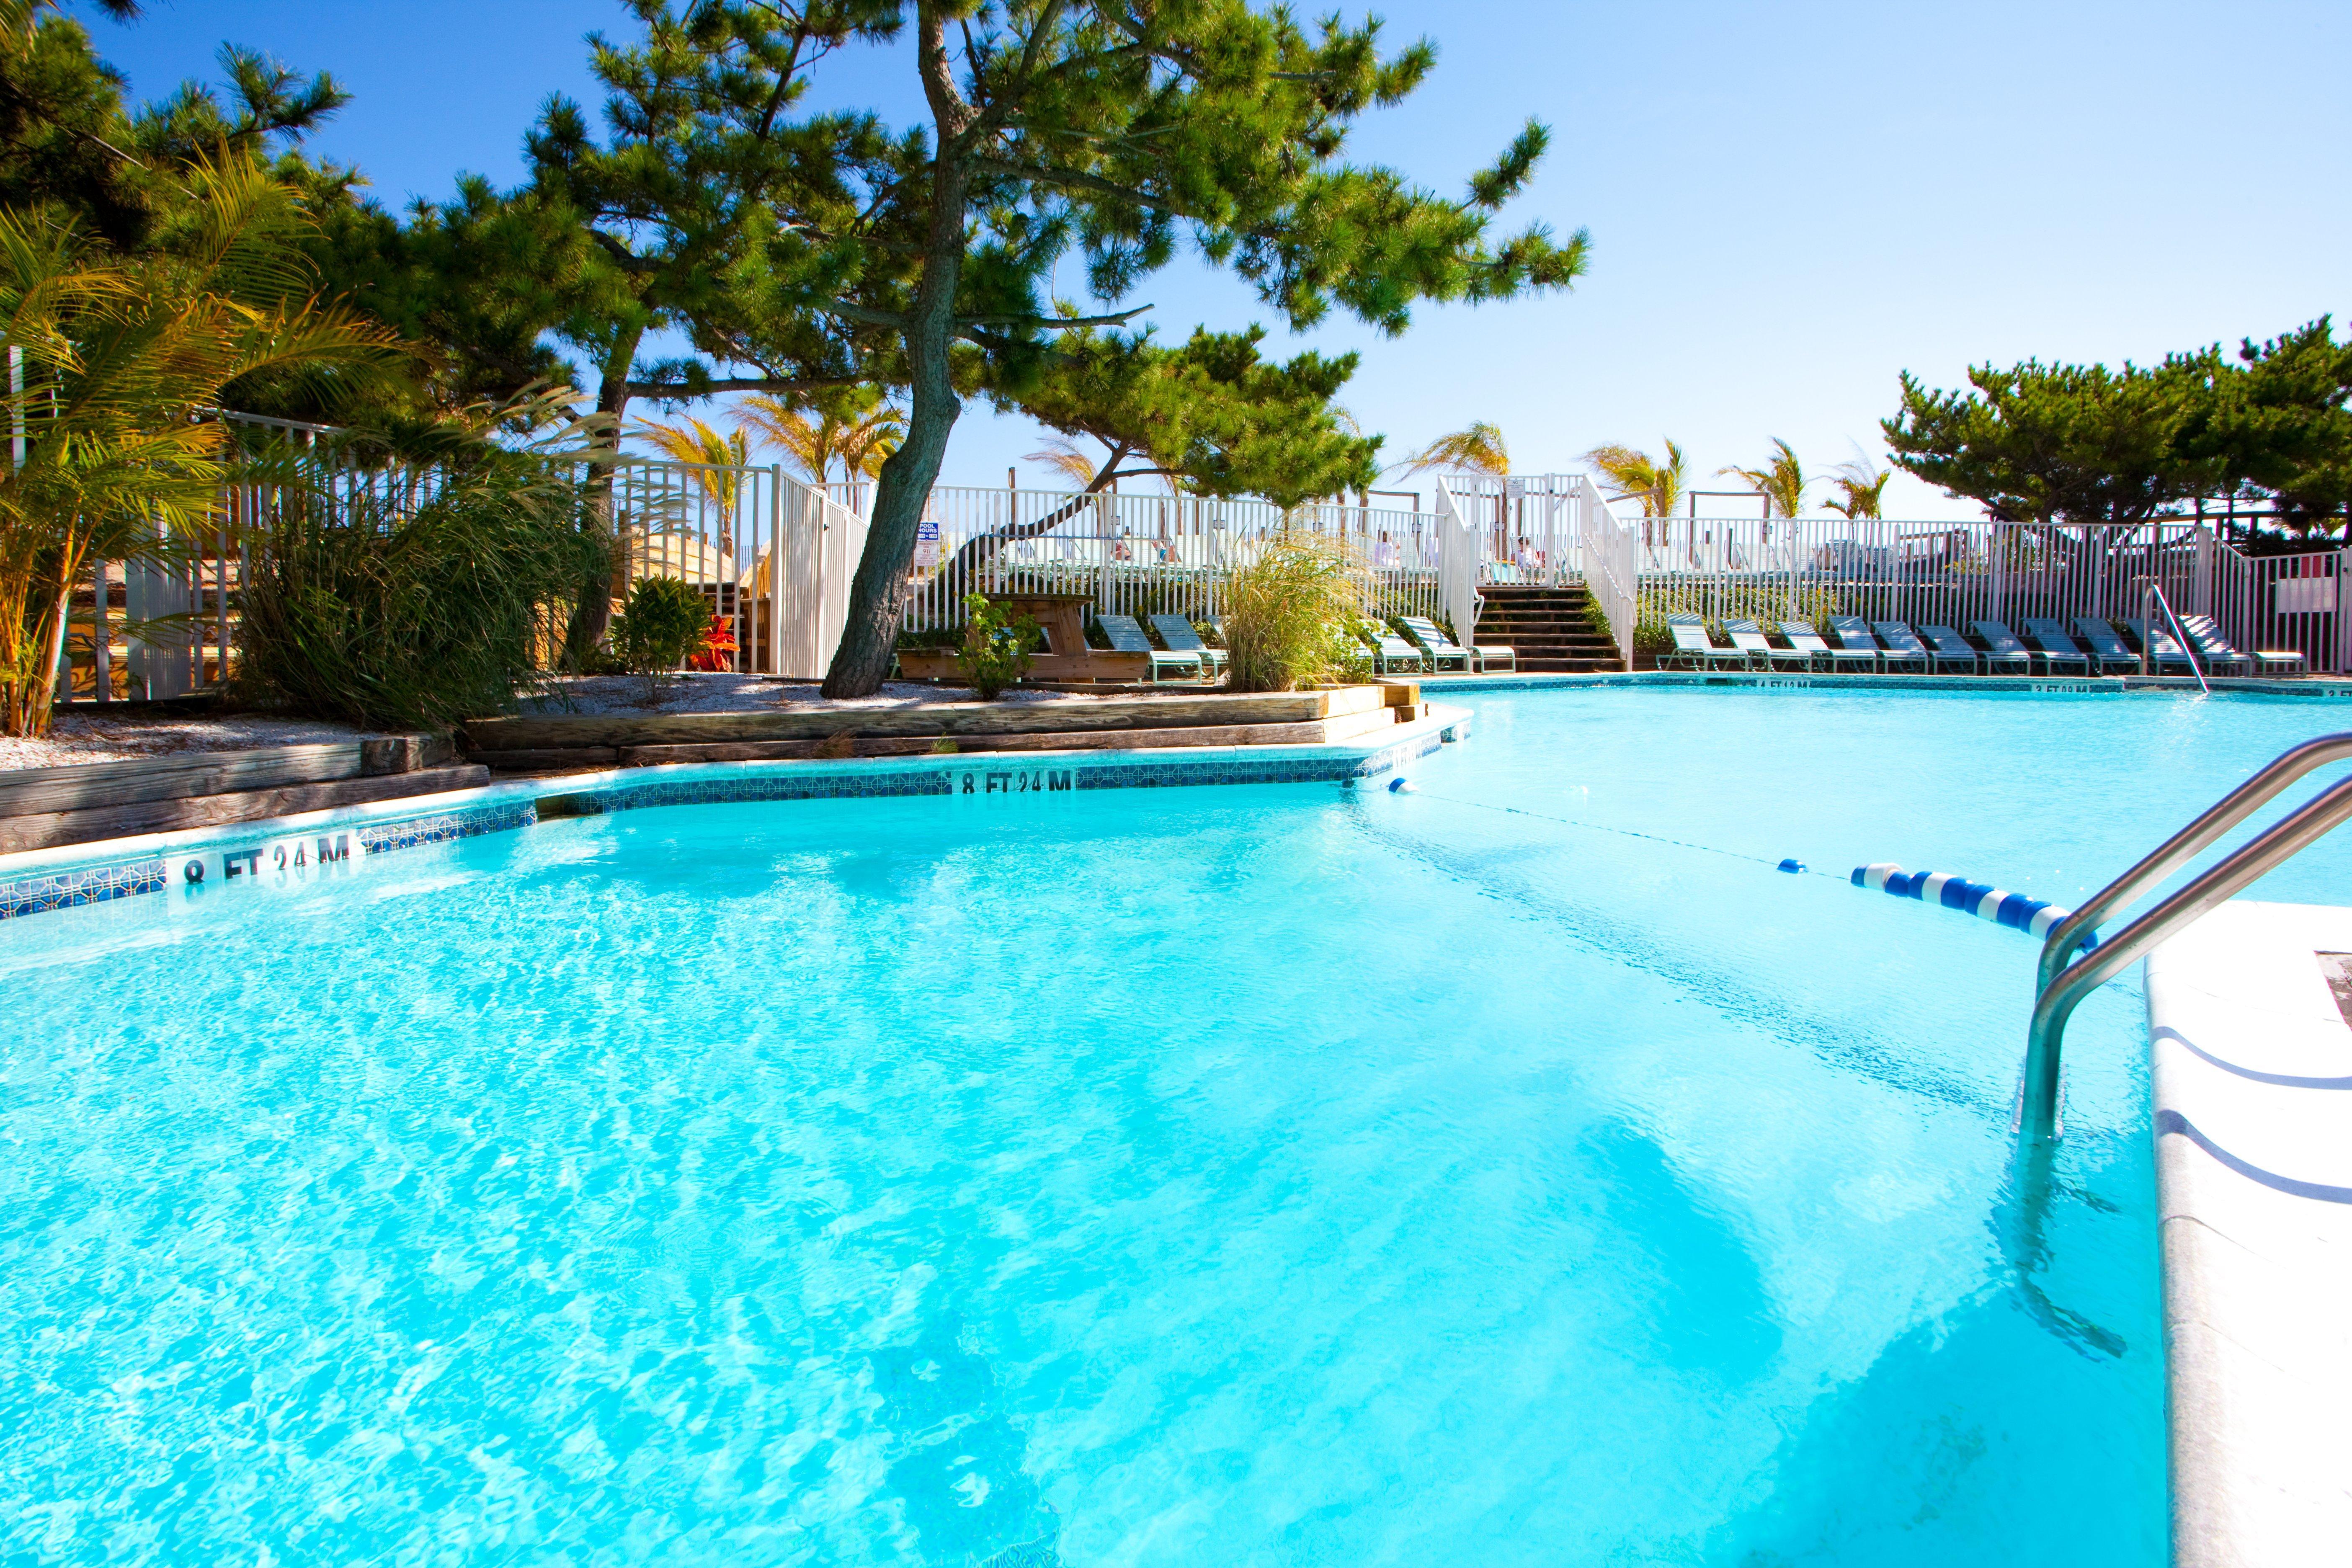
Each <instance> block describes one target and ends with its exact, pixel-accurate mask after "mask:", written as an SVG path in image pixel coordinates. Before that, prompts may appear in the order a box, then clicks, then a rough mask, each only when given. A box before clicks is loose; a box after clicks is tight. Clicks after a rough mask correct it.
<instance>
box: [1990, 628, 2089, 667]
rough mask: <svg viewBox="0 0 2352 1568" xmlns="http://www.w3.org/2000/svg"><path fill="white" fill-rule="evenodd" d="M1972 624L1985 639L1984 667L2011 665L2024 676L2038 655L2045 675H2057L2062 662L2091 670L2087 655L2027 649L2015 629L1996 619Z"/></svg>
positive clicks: (2043, 649) (2044, 649)
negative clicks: (2018, 638)
mask: <svg viewBox="0 0 2352 1568" xmlns="http://www.w3.org/2000/svg"><path fill="white" fill-rule="evenodd" d="M1972 624H1973V625H1974V626H1975V627H1976V633H1977V636H1979V637H1982V638H1984V645H1985V668H1988V669H1990V668H1992V666H1993V665H1994V664H1996V663H1999V664H2005V665H2008V666H2009V667H2011V668H2020V667H2022V668H2023V669H2024V672H2025V673H2026V674H2027V675H2032V673H2033V661H2034V660H2035V659H2037V658H2038V659H2040V660H2041V661H2042V673H2043V674H2044V675H2054V674H2056V673H2057V670H2058V667H2059V666H2060V665H2062V664H2079V665H2081V666H2082V667H2083V673H2084V675H2088V674H2090V673H2091V660H2090V658H2089V657H2088V656H2087V655H2084V654H2082V653H2053V652H2052V651H2051V650H2049V649H2047V648H2030V647H2026V646H2025V645H2024V644H2023V643H2021V642H2020V641H2018V640H2017V634H2016V633H2015V632H2013V631H2011V630H2010V629H2009V628H2008V627H2007V626H2003V625H2002V624H2001V623H2000V622H1999V621H1977V622H1974V623H1972Z"/></svg>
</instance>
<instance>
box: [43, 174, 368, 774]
mask: <svg viewBox="0 0 2352 1568" xmlns="http://www.w3.org/2000/svg"><path fill="white" fill-rule="evenodd" d="M180 179H181V182H182V184H181V191H182V193H183V194H184V197H185V202H186V205H185V206H184V209H183V210H182V212H181V214H180V215H179V216H180V224H179V226H178V230H177V232H176V233H175V235H174V237H173V243H172V244H171V246H170V247H169V248H168V250H165V251H163V252H159V253H157V254H154V255H150V256H142V257H139V258H104V257H100V255H98V254H97V253H96V252H95V251H94V250H93V249H92V247H90V245H89V242H87V241H86V240H84V238H83V237H81V236H80V235H79V234H78V233H76V232H75V231H74V230H72V229H71V228H69V227H66V226H58V225H56V224H53V223H50V222H47V221H46V220H44V219H43V218H41V217H39V216H32V215H27V214H20V213H0V331H5V344H6V346H7V347H8V348H9V349H11V350H15V351H20V352H21V356H22V363H23V367H24V371H25V389H24V392H23V393H22V394H21V395H11V396H9V398H8V399H7V401H8V403H9V404H10V406H9V408H8V410H7V413H8V416H9V418H10V420H11V421H12V423H13V424H14V426H15V428H16V429H17V430H21V431H22V432H23V433H24V437H25V456H24V458H23V460H22V461H21V462H18V463H15V464H12V465H11V466H10V467H9V468H7V469H6V470H5V473H0V726H5V728H6V729H7V730H8V731H9V732H11V733H14V734H18V735H37V734H40V733H43V732H44V731H47V728H48V721H49V712H50V709H51V706H52V704H53V703H54V702H55V700H56V693H57V678H58V664H59V662H60V661H61V659H62V658H63V657H64V647H65V637H66V628H67V624H68V619H69V616H70V611H71V605H72V596H73V585H74V584H76V583H77V582H79V580H80V577H81V574H82V573H83V572H84V571H85V570H86V569H87V568H88V566H89V563H90V562H91V561H92V560H93V559H98V560H110V561H136V560H152V559H158V558H163V557H168V556H170V555H172V554H173V552H174V550H175V548H176V546H175V539H179V538H185V537H187V536H189V535H192V534H199V533H201V532H203V531H210V530H211V529H213V528H215V527H216V526H217V525H218V524H219V521H220V513H219V506H220V500H219V496H220V486H221V484H222V481H223V480H224V479H226V477H227V469H226V467H225V466H224V464H223V463H222V461H221V460H220V454H221V452H222V449H223V447H224V446H225V444H226V432H225V430H224V428H223V426H222V423H221V421H220V420H219V419H218V418H217V417H213V416H211V415H212V411H214V410H215V409H216V408H217V407H218V406H219V405H220V401H221V395H222V389H223V388H225V387H226V386H227V385H228V384H230V383H231V382H234V381H236V380H237V379H238V378H239V377H242V376H247V375H252V374H257V373H294V374H303V373H311V372H318V371H322V370H326V369H329V368H331V367H341V368H342V369H345V370H352V371H359V372H362V373H366V374H376V373H381V372H383V371H384V370H386V369H388V368H389V367H391V366H393V365H395V364H397V363H401V362H402V361H403V360H404V358H405V357H406V356H405V353H404V351H403V350H402V348H401V347H400V344H399V342H398V340H397V339H396V338H395V337H394V335H393V334H392V332H390V331H388V330H386V329H385V328H383V327H381V326H378V325H376V324H374V323H373V322H370V321H366V320H365V319H364V318H362V317H361V316H359V315H357V314H356V313H355V312H352V311H351V310H345V309H343V308H342V307H340V306H326V305H321V304H320V303H319V302H318V301H317V300H315V299H313V298H311V297H310V295H309V293H308V291H307V289H306V288H305V287H304V285H305V283H306V281H307V279H306V276H305V274H304V273H303V271H302V270H301V263H300V253H299V250H298V249H297V248H296V247H297V244H298V242H299V236H300V231H301V227H302V221H303V220H302V219H301V216H300V214H299V207H298V205H296V201H297V198H296V195H295V193H294V191H293V190H292V189H291V188H290V187H289V186H288V185H286V184H281V183H280V182H278V180H276V179H275V178H273V177H272V176H271V175H270V174H269V173H268V171H267V170H265V169H263V168H262V167H260V166H259V165H258V164H257V163H255V162H254V161H253V160H251V159H250V158H247V157H244V156H241V155H231V154H224V155H222V156H221V157H219V158H218V159H216V160H213V159H199V160H197V161H196V162H194V163H192V164H190V165H189V166H188V167H187V168H186V169H185V170H184V171H182V172H181V174H180Z"/></svg>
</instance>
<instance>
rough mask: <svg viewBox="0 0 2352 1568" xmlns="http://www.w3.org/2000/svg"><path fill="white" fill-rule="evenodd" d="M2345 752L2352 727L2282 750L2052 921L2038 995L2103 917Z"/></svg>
mask: <svg viewBox="0 0 2352 1568" xmlns="http://www.w3.org/2000/svg"><path fill="white" fill-rule="evenodd" d="M2346 758H2352V731H2344V732H2341V733H2337V734H2334V735H2322V736H2320V737H2319V738H2318V739H2317V740H2315V741H2305V742H2304V743H2303V744H2302V745H2300V746H2296V747H2294V748H2293V749H2292V750H2289V751H2284V752H2280V753H2279V754H2278V755H2277V756H2276V757H2275V758H2273V760H2272V762H2271V763H2270V765H2269V766H2267V767H2265V768H2263V770H2262V771H2261V772H2260V773H2256V774H2254V776H2253V777H2252V778H2250V779H2248V780H2247V781H2246V782H2245V783H2244V784H2240V785H2239V786H2238V787H2237V788H2235V789H2233V790H2231V792H2230V793H2229V794H2227V795H2223V796H2222V797H2221V799H2220V800H2218V801H2216V802H2215V803H2214V804H2213V805H2211V806H2210V808H2208V809H2207V811H2206V812H2205V814H2204V815H2203V816H2200V817H2199V818H2197V820H2196V821H2194V822H2192V823H2190V824H2189V826H2186V827H2184V828H2182V829H2181V830H2180V831H2179V832H2178V833H2176V834H2174V835H2173V836H2172V837H2169V838H2168V839H2166V840H2165V841H2164V842H2163V843H2162V844H2160V845H2158V847H2157V849H2156V852H2155V853H2154V854H2152V855H2150V856H2148V857H2147V858H2146V859H2145V860H2142V861H2141V862H2140V863H2139V864H2138V865H2137V866H2135V867H2133V868H2131V869H2130V870H2128V871H2126V872H2125V873H2124V874H2123V875H2122V876H2120V877H2118V878H2116V879H2115V880H2114V881H2112V882H2110V883H2108V884H2107V885H2106V886H2105V887H2104V888H2102V889H2099V890H2098V891H2097V892H2095V893H2093V894H2092V895H2091V896H2090V897H2089V898H2087V899H2085V900H2083V902H2082V903H2081V904H2080V905H2078V906H2076V908H2075V910H2074V913H2073V914H2071V915H2069V916H2067V917H2066V918H2065V919H2064V920H2063V921H2059V922H2058V923H2057V924H2056V925H2054V926H2053V927H2051V929H2050V935H2049V938H2048V940H2046V941H2045V942H2042V967H2041V971H2040V973H2038V974H2037V975H2036V976H2035V981H2034V994H2036V995H2039V994H2041V993H2042V992H2044V991H2047V990H2049V989H2050V983H2051V982H2052V981H2053V980H2055V979H2057V978H2058V972H2059V971H2060V970H2062V969H2063V968H2065V967H2066V962H2067V960H2069V959H2071V958H2073V957H2074V949H2075V947H2076V946H2077V945H2078V944H2079V943H2080V942H2082V940H2083V939H2084V937H2086V936H2088V935H2090V934H2091V933H2092V932H2093V931H2096V930H2097V929H2098V927H2099V922H2100V921H2104V920H2105V919H2106V918H2107V917H2108V916H2109V915H2111V914H2113V913H2114V912H2115V911H2116V910H2117V909H2118V908H2120V907H2122V906H2123V905H2125V904H2126V903H2129V902H2130V901H2131V900H2134V899H2136V898H2137V897H2139V895H2140V894H2141V893H2143V892H2145V891H2146V890H2147V889H2149V888H2152V887H2154V886H2155V885H2156V884H2157V883H2158V882H2161V881H2163V880H2164V879H2166V878H2167V877H2169V876H2170V875H2172V873H2173V872H2175V871H2177V870H2179V868H2181V867H2182V866H2184V865H2186V864H2188V862H2189V860H2190V859H2191V858H2194V857H2195V856H2196V854H2197V853H2198V851H2200V850H2201V849H2203V848H2204V847H2206V846H2207V845H2209V844H2210V843H2212V842H2213V841H2214V840H2215V839H2217V838H2219V837H2221V835H2223V834H2224V833H2227V832H2229V831H2230V829H2231V828H2232V827H2235V826H2237V825H2238V824H2240V823H2241V822H2243V821H2244V820H2245V819H2246V818H2248V817H2249V816H2252V815H2253V814H2254V813H2255V812H2257V811H2259V810H2261V809H2262V808H2263V805H2265V804H2266V803H2267V802H2268V801H2270V799H2271V798H2272V797H2273V796H2274V795H2277V794H2278V793H2279V792H2280V791H2282V790H2284V789H2285V788H2286V787H2287V785H2289V784H2293V783H2294V781H2295V780H2297V779H2299V778H2301V777H2303V775H2304V774H2305V773H2309V772H2311V770H2312V769H2314V768H2322V767H2326V765H2327V764H2328V763H2334V762H2341V761H2343V760H2345V759H2346Z"/></svg>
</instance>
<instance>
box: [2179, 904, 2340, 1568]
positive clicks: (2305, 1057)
mask: <svg viewBox="0 0 2352 1568" xmlns="http://www.w3.org/2000/svg"><path fill="white" fill-rule="evenodd" d="M2315 952H2352V909H2343V908H2337V907H2335V906H2331V905H2314V904H2272V903H2257V902H2252V901H2245V902H2236V901H2233V902H2231V903H2228V904H2224V905H2223V906H2221V908H2220V909H2218V910H2214V911H2213V912H2212V913H2210V914H2209V915H2207V916H2206V917H2205V918H2204V919H2202V920H2201V921H2198V922H2197V923H2196V924H2195V925H2193V926H2191V927H2190V928H2189V929H2188V930H2187V931H2183V932H2182V933H2181V934H2180V935H2179V936H2177V937H2174V938H2173V939H2172V940H2171V941H2169V942H2166V943H2164V944H2163V945H2162V946H2160V947H2158V948H2157V949H2156V950H2155V951H2154V952H2152V953H2151V954H2150V955H2149V957H2148V965H2147V1016H2148V1035H2149V1050H2150V1059H2151V1063H2152V1066H2153V1076H2154V1091H2155V1111H2156V1115H2155V1126H2156V1167H2157V1195H2158V1226H2159V1235H2160V1237H2161V1245H2162V1248H2163V1263H2164V1270H2163V1272H2164V1320H2165V1338H2166V1344H2167V1358H2166V1359H2167V1365H2168V1377H2169V1394H2168V1422H2169V1428H2170V1448H2171V1467H2172V1549H2173V1561H2174V1562H2175V1563H2178V1564H2180V1565H2182V1568H2255V1565H2260V1568H2300V1565H2302V1564H2306V1563H2307V1564H2314V1565H2316V1564H2320V1563H2327V1564H2334V1565H2339V1568H2340V1565H2341V1564H2345V1563H2352V1027H2347V1025H2346V1023H2345V1020H2344V1016H2343V1014H2342V1013H2341V1012H2340V1011H2339V1010H2338V1008H2337V1006H2336V999H2335V996H2334V994H2332V993H2331V992H2330V990H2329V988H2328V985H2327V982H2326V976H2325V975H2324V974H2323V973H2322V972H2321V969H2320V965H2319V962H2318V960H2317V959H2316V958H2315V957H2314V956H2313V955H2314V954H2315Z"/></svg>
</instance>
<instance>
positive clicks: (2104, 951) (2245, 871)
mask: <svg viewBox="0 0 2352 1568" xmlns="http://www.w3.org/2000/svg"><path fill="white" fill-rule="evenodd" d="M2345 739H2346V737H2344V736H2341V735H2336V736H2330V737H2328V740H2330V741H2336V742H2342V741H2344V740H2345ZM2322 743H2324V742H2312V744H2313V745H2319V744H2322ZM2308 749H2309V748H2308V747H2298V748H2296V750H2297V751H2305V750H2308ZM2294 754H2295V753H2294V752H2288V753H2287V757H2292V756H2294ZM2279 761H2280V762H2284V761H2286V757H2282V758H2280V759H2279ZM2312 765H2314V766H2316V765H2317V764H2316V763H2314V764H2312ZM2277 766H2278V763H2272V764H2271V768H2269V769H2265V770H2263V771H2264V773H2269V772H2271V771H2272V770H2273V769H2275V768H2276V767H2277ZM2258 776H2259V775H2258ZM2244 793H2246V792H2245V789H2244V788H2241V789H2240V790H2238V791H2236V792H2235V793H2234V794H2232V795H2231V797H2230V800H2234V799H2236V798H2237V795H2243V794H2244ZM2230 800H2225V801H2223V802H2222V805H2223V806H2226V805H2229V804H2230ZM2219 810H2221V806H2216V807H2215V808H2214V811H2219ZM2212 815H2213V812H2208V813H2206V816H2212ZM2241 815H2243V814H2242V813H2241ZM2347 818H2352V779H2344V780H2340V781H2339V782H2337V783H2336V784H2331V785H2329V786H2328V787H2327V788H2326V790H2324V791H2322V792H2321V793H2320V794H2318V795H2314V796H2313V797H2312V798H2311V799H2309V800H2307V801H2305V802H2304V803H2303V805H2299V806H2297V807H2296V808H2295V809H2294V810H2293V811H2291V812H2289V813H2288V814H2287V815H2286V816H2283V817H2281V818H2280V819H2279V820H2278V821H2276V822H2274V823H2273V824H2272V825H2271V826H2268V827H2266V828H2264V829H2263V831H2262V832H2261V833H2259V834H2256V835H2255V836H2254V837H2252V838H2250V839H2248V840H2247V841H2246V842H2245V843H2244V844H2242V845H2240V846H2239V847H2237V848H2236V849H2233V850H2231V852H2230V853H2229V854H2228V855H2227V856H2225V857H2223V858H2222V859H2221V861H2220V862H2219V863H2218V864H2216V865H2214V866H2213V867H2211V868H2210V869H2208V870H2206V871H2205V872H2204V873H2203V874H2201V875H2200V876H2199V877H2198V878H2197V879H2195V880H2194V881H2192V882H2190V883H2189V885H2188V886H2187V887H2185V888H2183V889H2180V890H2179V892H2177V893H2175V894H2173V895H2172V897H2170V898H2168V899H2167V900H2164V901H2163V902H2162V903H2160V904H2158V905H2157V906H2156V908H2154V909H2152V910H2148V911H2147V913H2146V914H2144V915H2142V916H2140V918H2139V919H2137V920H2136V921H2132V923H2131V924H2129V925H2127V926H2126V927H2125V928H2124V929H2123V930H2122V931H2117V932H2116V935H2115V937H2114V939H2113V940H2111V941H2109V942H2103V943H2101V944H2100V945H2099V946H2098V947H2096V948H2094V949H2093V950H2092V951H2091V952H2087V953H2085V954H2084V955H2083V956H2082V957H2081V958H2078V959H2076V960H2075V961H2074V963H2071V964H2069V965H2067V966H2066V968H2065V969H2064V970H2063V971H2062V972H2061V973H2059V975H2058V977H2057V979H2055V980H2053V981H2052V982H2051V983H2050V984H2048V985H2046V986H2044V987H2042V994H2040V995H2039V996H2038V997H2036V998H2035V1000H2034V1004H2033V1022H2032V1026H2030V1027H2029V1028H2028V1029H2027V1031H2026V1037H2025V1081H2024V1084H2023V1086H2022V1088H2021V1089H2020V1091H2019V1095H2018V1105H2017V1131H2018V1136H2019V1138H2020V1139H2021V1140H2022V1141H2024V1142H2027V1143H2039V1142H2047V1141H2049V1140H2050V1139H2053V1138H2055V1137H2056V1136H2057V1135H2058V1058H2059V1047H2060V1046H2061V1044H2062V1043H2063V1040H2064V1038H2065V1034H2066V1020H2067V1018H2068V1017H2069V1016H2071V1015H2072V1014H2073V1013H2074V1005H2075V1004H2076V1003H2078V1002H2080V1001H2082V999H2083V998H2084V997H2085V996H2087V995H2089V994H2091V993H2092V992H2093V991H2095V990H2096V989H2098V987H2099V986H2101V985H2103V984H2105V983H2106V982H2107V981H2108V980H2109V979H2110V978H2112V977H2113V976H2114V974H2115V973H2116V971H2117V970H2119V969H2122V968H2123V967H2124V966H2125V965H2126V964H2128V963H2131V962H2132V961H2134V960H2135V959H2137V958H2139V957H2141V956H2142V955H2143V954H2145V953H2146V952H2147V950H2148V949H2149V948H2151V947H2154V946H2155V945H2156V944H2157V943H2158V942H2162V941H2163V940H2164V939H2165V938H2167V937H2168V936H2171V935H2172V934H2173V933H2174V932H2176V931H2179V930H2180V928H2181V927H2183V926H2185V925H2188V924H2189V922H2190V921H2194V920H2196V919H2197V918H2198V917H2199V916H2200V915H2202V914H2204V913H2205V912H2206V911H2207V910H2210V909H2211V908H2212V907H2213V906H2214V905H2216V904H2219V903H2221V902H2223V901H2225V900H2228V899H2230V898H2232V897H2234V896H2235V895H2236V894H2237V893H2238V892H2239V891H2240V890H2242V889H2244V888H2245V887H2246V886H2247V885H2249V884H2250V883H2252V882H2254V881H2256V880H2258V879H2260V878H2262V877H2263V875H2265V874H2266V873H2268V872H2270V871H2272V870H2273V869H2274V868H2277V867H2278V866H2280V865H2282V864H2284V862H2285V861H2287V860H2289V859H2291V858H2294V856H2295V855H2296V854H2298V853H2300V852H2301V851H2302V850H2304V849H2305V848H2306V847H2309V846H2310V845H2312V844H2313V843H2315V842H2316V841H2317V840H2318V839H2320V838H2322V837H2326V835H2327V834H2328V833H2329V832H2330V831H2331V830H2332V829H2334V828H2335V827H2336V826H2337V825H2338V824H2340V823H2342V822H2344V821H2345V820H2346V819H2347ZM2203 820H2204V818H2201V817H2200V819H2199V821H2200V822H2201V821H2203ZM2158 853H2162V852H2161V851H2159V852H2158ZM2143 864H2145V862H2143ZM2052 934H2053V940H2055V935H2056V933H2055V932H2053V933H2052Z"/></svg>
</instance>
